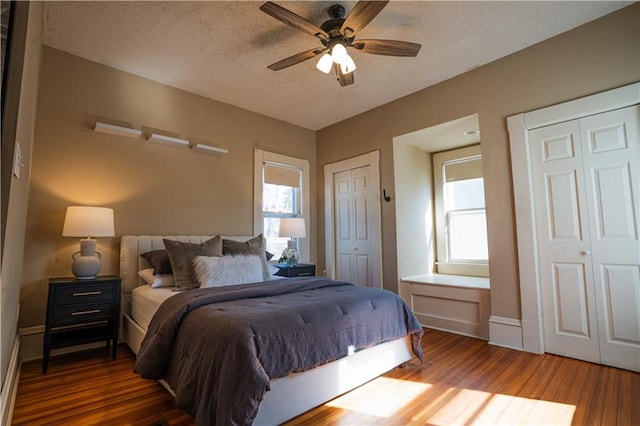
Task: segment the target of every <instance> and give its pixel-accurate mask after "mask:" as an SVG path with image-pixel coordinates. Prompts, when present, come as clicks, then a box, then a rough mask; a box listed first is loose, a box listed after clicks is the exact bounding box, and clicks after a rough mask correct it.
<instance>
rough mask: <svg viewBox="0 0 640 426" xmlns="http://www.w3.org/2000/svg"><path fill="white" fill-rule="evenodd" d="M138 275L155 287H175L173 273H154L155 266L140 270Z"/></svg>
mask: <svg viewBox="0 0 640 426" xmlns="http://www.w3.org/2000/svg"><path fill="white" fill-rule="evenodd" d="M138 276H139V277H140V278H142V280H143V281H144V282H146V283H147V284H149V285H150V286H151V287H153V288H158V287H175V285H176V282H175V281H174V279H173V274H158V275H153V268H148V269H143V270H142V271H138Z"/></svg>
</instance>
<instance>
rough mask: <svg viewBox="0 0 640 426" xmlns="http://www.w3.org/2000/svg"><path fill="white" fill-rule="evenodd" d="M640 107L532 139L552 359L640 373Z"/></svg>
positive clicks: (557, 127) (555, 127) (545, 312)
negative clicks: (565, 358) (570, 359)
mask: <svg viewBox="0 0 640 426" xmlns="http://www.w3.org/2000/svg"><path fill="white" fill-rule="evenodd" d="M639 117H640V107H638V106H633V107H629V108H625V109H621V110H615V111H610V112H607V113H602V114H598V115H595V116H590V117H586V118H582V119H580V120H574V121H570V122H565V123H560V124H556V125H552V126H548V127H543V128H539V129H536V130H532V131H530V132H529V144H530V145H529V153H530V158H531V166H532V179H533V188H534V204H535V217H536V232H537V234H536V238H537V246H538V265H539V280H540V290H541V299H542V308H543V327H544V342H545V351H546V352H551V353H556V354H560V355H565V356H569V357H573V358H579V359H584V360H586V361H592V362H598V363H603V364H607V365H612V366H617V367H621V368H626V369H631V370H636V371H640V242H639V240H638V222H639V218H638V212H639V207H638V198H639V197H638V183H639V175H638V163H640V159H639V151H638V144H640V130H639V128H638V121H639Z"/></svg>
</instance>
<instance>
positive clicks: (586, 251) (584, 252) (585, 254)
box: [580, 250, 591, 256]
mask: <svg viewBox="0 0 640 426" xmlns="http://www.w3.org/2000/svg"><path fill="white" fill-rule="evenodd" d="M580 254H582V255H584V256H591V250H582V251H581V252H580Z"/></svg>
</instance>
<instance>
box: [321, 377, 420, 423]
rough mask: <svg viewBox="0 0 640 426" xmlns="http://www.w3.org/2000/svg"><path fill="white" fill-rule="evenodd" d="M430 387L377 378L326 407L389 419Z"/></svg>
mask: <svg viewBox="0 0 640 426" xmlns="http://www.w3.org/2000/svg"><path fill="white" fill-rule="evenodd" d="M430 387H431V385H430V384H427V383H418V382H411V381H406V380H398V379H390V378H387V377H378V378H377V379H375V380H372V381H371V382H369V383H367V384H365V385H363V386H361V387H359V388H358V389H355V390H353V391H351V392H349V393H348V394H345V395H343V396H341V397H339V398H336V399H334V400H333V401H331V402H328V403H327V405H328V406H331V407H335V408H341V409H343V410H349V411H355V412H359V413H364V414H368V415H372V416H377V417H382V418H389V417H391V416H393V414H394V413H396V412H397V411H398V410H400V409H402V408H403V407H405V406H407V405H408V404H410V403H411V402H412V401H413V400H415V399H416V398H417V397H418V396H419V395H420V394H422V393H423V392H425V391H427V390H428V389H429V388H430Z"/></svg>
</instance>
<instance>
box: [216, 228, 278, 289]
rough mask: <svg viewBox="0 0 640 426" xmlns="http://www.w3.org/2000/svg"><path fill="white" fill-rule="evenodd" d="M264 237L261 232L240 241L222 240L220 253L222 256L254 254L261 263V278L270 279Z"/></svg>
mask: <svg viewBox="0 0 640 426" xmlns="http://www.w3.org/2000/svg"><path fill="white" fill-rule="evenodd" d="M264 246H265V244H264V238H263V237H262V234H260V235H258V236H256V237H253V238H252V239H250V240H248V241H245V242H244V243H241V242H239V241H233V240H224V239H223V240H222V254H223V255H224V256H228V255H231V256H237V255H245V256H249V255H255V256H258V257H259V258H260V261H261V263H262V280H261V281H268V280H269V279H270V275H269V266H268V265H267V258H266V254H265V253H266V250H265V248H264Z"/></svg>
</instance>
